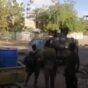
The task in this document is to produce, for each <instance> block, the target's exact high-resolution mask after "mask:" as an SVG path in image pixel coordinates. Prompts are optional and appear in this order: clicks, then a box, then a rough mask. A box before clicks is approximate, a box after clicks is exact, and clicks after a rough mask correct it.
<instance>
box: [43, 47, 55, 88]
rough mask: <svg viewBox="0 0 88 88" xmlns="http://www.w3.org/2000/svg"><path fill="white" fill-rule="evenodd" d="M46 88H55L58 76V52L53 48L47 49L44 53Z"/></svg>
mask: <svg viewBox="0 0 88 88" xmlns="http://www.w3.org/2000/svg"><path fill="white" fill-rule="evenodd" d="M43 59H44V76H45V88H49V83H50V88H54V82H55V76H56V52H55V50H54V49H53V48H49V47H46V48H45V49H44V51H43Z"/></svg>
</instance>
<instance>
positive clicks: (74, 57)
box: [65, 43, 79, 88]
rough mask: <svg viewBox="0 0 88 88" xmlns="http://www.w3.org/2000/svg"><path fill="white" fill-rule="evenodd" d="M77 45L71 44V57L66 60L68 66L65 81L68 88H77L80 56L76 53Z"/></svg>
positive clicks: (66, 66)
mask: <svg viewBox="0 0 88 88" xmlns="http://www.w3.org/2000/svg"><path fill="white" fill-rule="evenodd" d="M75 47H76V46H75V44H74V43H70V44H69V51H70V53H69V55H68V57H67V58H66V65H65V81H66V88H77V77H76V72H78V69H79V56H78V54H77V53H76V52H75Z"/></svg>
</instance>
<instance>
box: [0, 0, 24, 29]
mask: <svg viewBox="0 0 88 88" xmlns="http://www.w3.org/2000/svg"><path fill="white" fill-rule="evenodd" d="M22 10H23V6H22V4H20V5H19V4H18V2H17V1H16V0H12V1H11V0H0V31H13V29H17V30H16V31H19V30H22V27H23V26H24V18H23V13H22ZM13 17H14V18H13Z"/></svg>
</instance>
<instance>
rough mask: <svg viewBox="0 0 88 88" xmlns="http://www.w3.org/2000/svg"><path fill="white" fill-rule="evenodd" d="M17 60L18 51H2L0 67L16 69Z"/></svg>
mask: <svg viewBox="0 0 88 88" xmlns="http://www.w3.org/2000/svg"><path fill="white" fill-rule="evenodd" d="M17 59H18V52H17V49H0V67H15V66H16V65H17Z"/></svg>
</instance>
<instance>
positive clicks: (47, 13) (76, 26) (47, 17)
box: [36, 0, 84, 31]
mask: <svg viewBox="0 0 88 88" xmlns="http://www.w3.org/2000/svg"><path fill="white" fill-rule="evenodd" d="M74 4H75V3H74V1H73V0H64V3H63V4H59V5H58V4H56V5H53V6H50V7H49V8H48V9H39V10H38V11H37V12H38V14H37V15H36V16H37V21H40V20H41V22H40V24H41V25H42V29H43V30H44V29H46V30H54V29H59V26H60V25H62V26H64V25H67V26H68V27H69V29H70V31H83V28H84V26H83V23H82V20H80V19H79V18H78V16H77V12H76V9H75V8H74ZM43 20H44V21H43ZM42 21H43V22H42ZM39 28H40V29H41V27H40V26H39Z"/></svg>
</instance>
